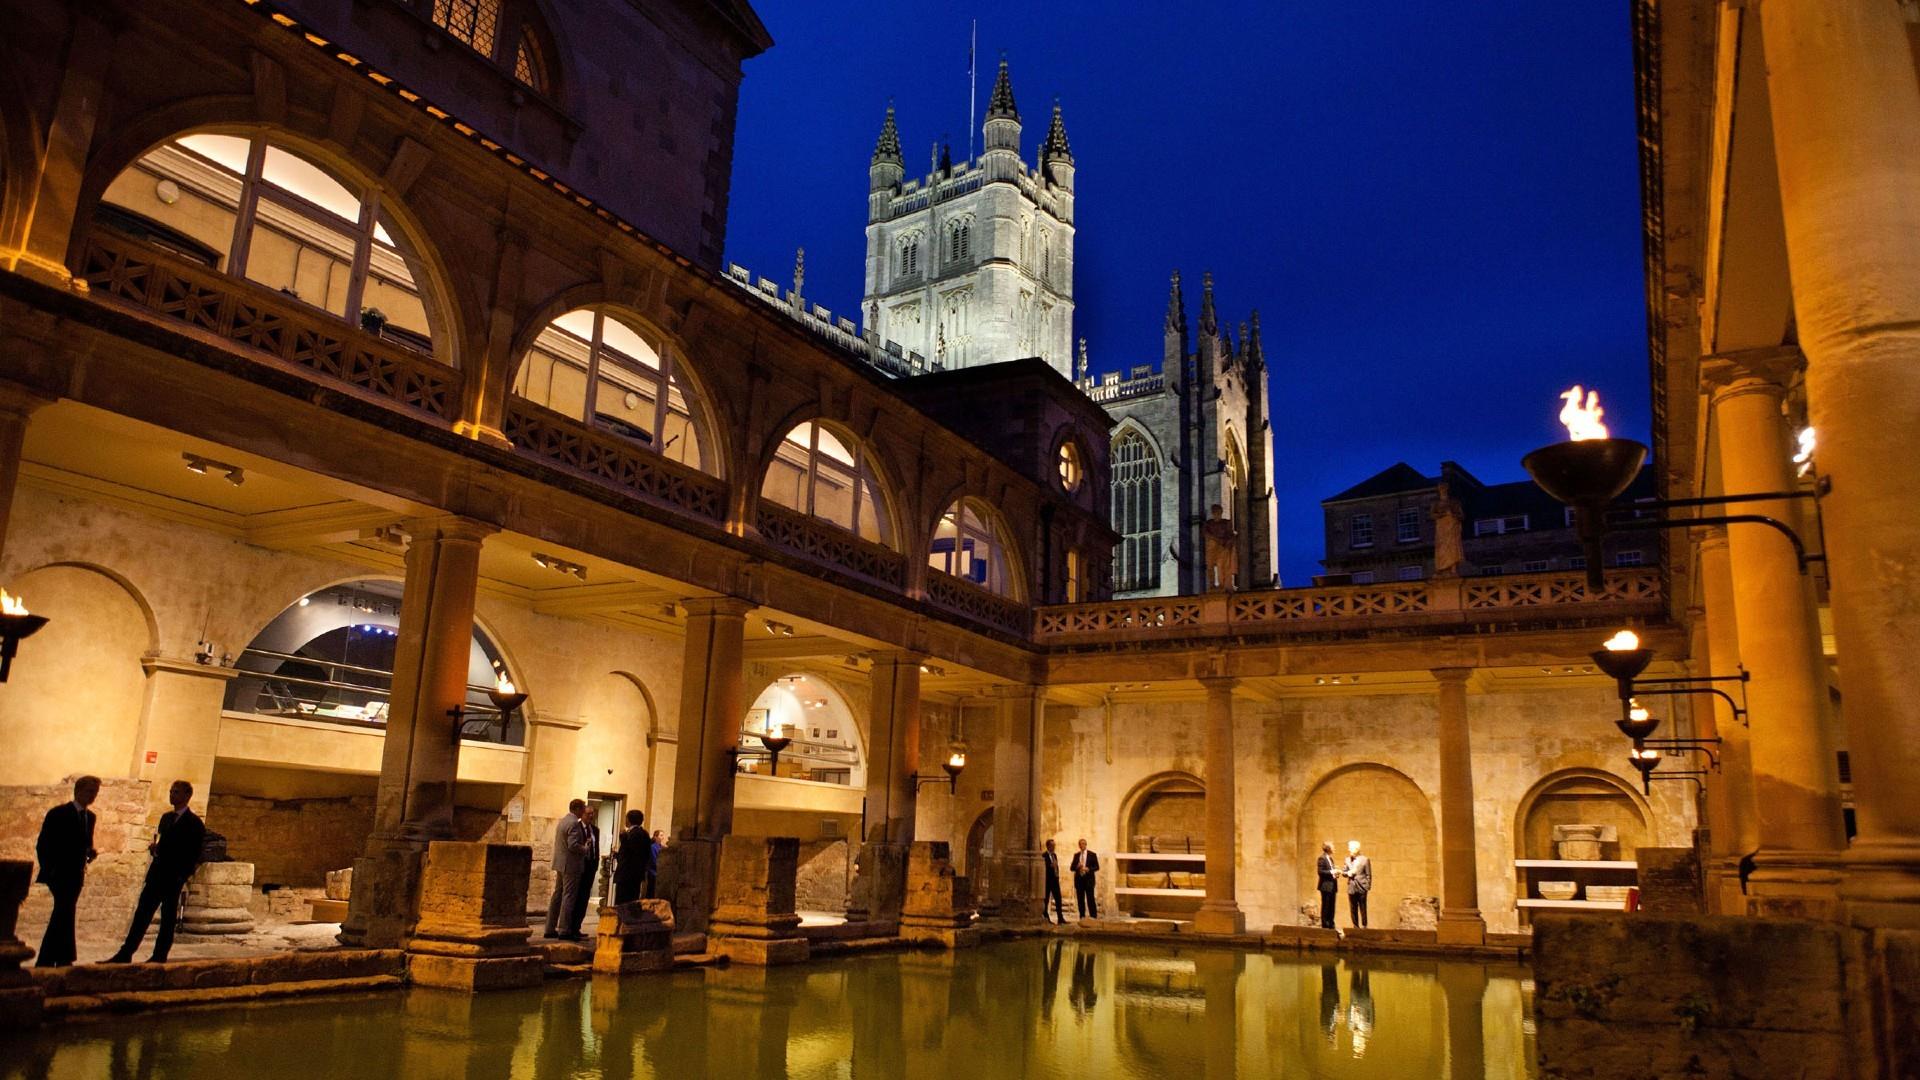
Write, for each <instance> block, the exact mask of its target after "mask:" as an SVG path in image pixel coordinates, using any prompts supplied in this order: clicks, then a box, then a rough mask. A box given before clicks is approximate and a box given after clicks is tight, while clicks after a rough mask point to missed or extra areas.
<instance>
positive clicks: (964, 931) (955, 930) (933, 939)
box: [900, 840, 980, 949]
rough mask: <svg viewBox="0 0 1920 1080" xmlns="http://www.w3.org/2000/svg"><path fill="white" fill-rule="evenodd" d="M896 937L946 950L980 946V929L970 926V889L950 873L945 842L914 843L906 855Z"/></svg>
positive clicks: (949, 856)
mask: <svg viewBox="0 0 1920 1080" xmlns="http://www.w3.org/2000/svg"><path fill="white" fill-rule="evenodd" d="M900 936H901V937H902V938H904V939H906V940H907V941H912V942H927V943H931V944H937V945H944V946H946V947H947V948H949V949H962V948H966V947H968V946H971V945H978V944H979V943H980V928H979V927H977V926H975V925H973V889H972V888H971V887H970V884H969V882H968V881H967V879H966V878H964V877H961V876H960V875H958V874H955V873H954V872H953V856H952V852H951V851H950V850H949V849H948V847H947V842H946V841H945V840H915V841H914V842H913V846H912V847H911V848H910V849H909V851H908V854H907V897H906V903H905V905H904V906H903V907H902V909H901V912H900Z"/></svg>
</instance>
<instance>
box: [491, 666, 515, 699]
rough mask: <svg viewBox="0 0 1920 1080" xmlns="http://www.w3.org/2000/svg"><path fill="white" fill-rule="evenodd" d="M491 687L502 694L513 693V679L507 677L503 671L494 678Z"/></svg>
mask: <svg viewBox="0 0 1920 1080" xmlns="http://www.w3.org/2000/svg"><path fill="white" fill-rule="evenodd" d="M493 688H494V689H495V690H498V691H500V692H501V693H503V694H511V693H514V688H513V680H512V679H509V678H507V673H506V672H504V671H503V672H501V673H500V674H499V675H498V676H497V677H495V678H494V680H493Z"/></svg>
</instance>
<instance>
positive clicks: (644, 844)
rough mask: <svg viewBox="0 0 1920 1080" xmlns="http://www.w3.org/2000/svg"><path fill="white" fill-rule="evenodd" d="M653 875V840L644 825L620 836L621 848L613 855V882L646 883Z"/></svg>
mask: <svg viewBox="0 0 1920 1080" xmlns="http://www.w3.org/2000/svg"><path fill="white" fill-rule="evenodd" d="M651 873H653V838H652V836H650V835H649V834H648V833H647V830H646V827H645V826H644V825H637V826H635V827H633V828H631V829H628V830H627V831H625V832H623V833H621V834H620V846H619V847H618V848H616V849H615V850H614V853H613V880H614V881H616V882H619V883H620V884H623V885H625V884H631V883H633V882H637V881H645V880H646V879H647V875H648V874H651Z"/></svg>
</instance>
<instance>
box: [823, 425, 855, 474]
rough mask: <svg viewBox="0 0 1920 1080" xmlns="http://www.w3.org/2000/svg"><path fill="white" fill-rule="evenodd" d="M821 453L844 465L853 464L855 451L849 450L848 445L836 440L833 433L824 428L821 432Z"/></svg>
mask: <svg viewBox="0 0 1920 1080" xmlns="http://www.w3.org/2000/svg"><path fill="white" fill-rule="evenodd" d="M820 453H821V455H822V456H824V457H829V458H832V459H834V460H835V461H838V462H840V463H841V464H843V465H852V464H853V451H851V450H849V449H847V444H846V443H843V442H841V441H840V440H839V439H836V438H834V436H833V433H832V432H830V431H827V430H825V429H824V428H823V429H822V430H821V432H820Z"/></svg>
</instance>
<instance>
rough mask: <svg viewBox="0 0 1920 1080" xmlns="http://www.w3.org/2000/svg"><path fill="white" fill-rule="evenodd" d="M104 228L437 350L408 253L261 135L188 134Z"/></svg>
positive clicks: (362, 202)
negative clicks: (128, 234) (129, 235)
mask: <svg viewBox="0 0 1920 1080" xmlns="http://www.w3.org/2000/svg"><path fill="white" fill-rule="evenodd" d="M101 204H102V205H101V207H100V210H99V212H98V215H97V217H98V220H99V221H100V222H101V223H103V224H105V225H108V226H110V227H112V228H116V229H119V230H120V231H122V232H127V233H131V234H133V235H135V236H138V237H140V238H141V239H144V240H146V241H147V242H149V243H152V244H155V245H157V246H160V247H163V248H166V249H167V250H169V251H171V252H173V253H174V254H176V255H181V256H184V257H186V258H190V259H193V260H195V261H198V262H201V263H204V264H206V265H207V266H210V267H213V268H214V269H216V270H220V271H223V272H225V273H227V274H231V275H233V276H235V277H243V278H247V279H249V280H251V281H254V282H257V283H259V284H261V285H264V286H266V287H267V288H270V289H277V290H278V291H280V292H281V293H283V294H285V295H287V296H290V297H293V298H295V299H297V300H301V301H303V302H305V303H308V304H311V305H313V306H314V307H317V308H323V309H325V310H327V311H329V312H332V313H333V314H335V315H338V316H340V317H341V318H343V319H346V320H348V321H350V322H358V323H359V324H360V325H361V326H362V328H364V329H366V330H368V331H370V332H373V333H378V334H380V335H381V336H382V337H385V338H388V339H390V340H393V341H395V342H397V343H399V344H402V345H406V346H409V347H411V348H415V349H418V350H420V351H422V352H431V351H432V343H431V331H430V328H429V326H428V320H427V304H426V302H425V300H424V299H423V298H422V296H421V291H420V284H419V282H420V281H421V279H422V275H421V274H420V272H419V270H418V266H417V261H416V260H415V259H414V258H413V255H412V250H411V247H410V246H409V245H407V244H406V243H405V242H404V237H402V236H401V235H400V231H399V230H398V229H397V228H395V227H393V224H392V222H391V221H390V220H389V219H388V217H387V215H386V214H385V213H384V212H383V210H382V209H381V206H380V193H379V192H378V191H373V190H363V189H361V188H360V187H358V186H357V185H354V184H351V183H348V182H347V181H344V180H342V179H341V178H340V177H338V176H336V175H334V174H333V173H331V172H329V171H328V170H327V169H325V168H323V167H321V166H319V165H316V164H314V163H313V162H311V161H309V160H307V159H306V158H304V157H302V156H300V155H299V154H297V153H295V152H294V151H292V150H289V149H287V148H286V147H284V146H281V145H278V144H276V143H275V142H273V141H271V140H270V138H269V137H268V136H267V135H266V134H265V133H262V132H256V133H254V134H251V135H229V134H215V133H211V132H206V133H201V134H196V135H183V136H181V137H179V138H177V139H175V140H173V141H172V142H169V143H166V144H164V145H162V146H160V147H158V148H156V149H154V150H152V151H150V152H148V153H147V154H146V155H145V156H143V157H141V158H140V160H139V161H136V162H134V163H133V165H131V166H129V167H128V168H127V169H126V171H124V172H122V173H121V174H120V175H119V176H117V177H115V178H114V180H113V183H112V184H110V185H108V186H107V190H106V193H105V194H104V195H103V196H102V199H101Z"/></svg>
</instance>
